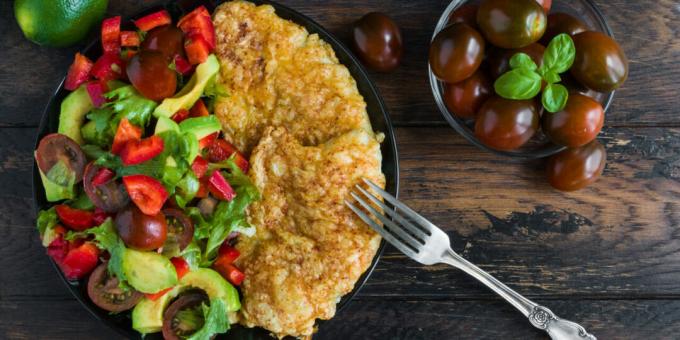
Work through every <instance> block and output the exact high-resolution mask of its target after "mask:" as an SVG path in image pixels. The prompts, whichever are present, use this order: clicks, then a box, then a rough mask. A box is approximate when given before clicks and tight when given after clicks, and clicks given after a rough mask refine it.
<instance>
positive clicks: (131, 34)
mask: <svg viewBox="0 0 680 340" xmlns="http://www.w3.org/2000/svg"><path fill="white" fill-rule="evenodd" d="M139 43H140V41H139V34H137V32H135V31H121V32H120V45H121V46H126V47H135V46H139Z"/></svg>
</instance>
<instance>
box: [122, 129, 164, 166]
mask: <svg viewBox="0 0 680 340" xmlns="http://www.w3.org/2000/svg"><path fill="white" fill-rule="evenodd" d="M161 152H163V138H161V137H159V136H157V135H153V136H151V137H149V138H145V139H142V140H139V141H134V140H133V141H129V142H127V144H125V147H124V148H123V150H121V151H120V159H121V160H122V161H123V165H135V164H139V163H143V162H146V161H148V160H150V159H152V158H154V157H156V156H158V155H160V154H161Z"/></svg>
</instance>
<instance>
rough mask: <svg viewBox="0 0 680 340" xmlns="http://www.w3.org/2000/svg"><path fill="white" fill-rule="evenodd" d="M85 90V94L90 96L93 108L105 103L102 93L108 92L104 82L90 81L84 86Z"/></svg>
mask: <svg viewBox="0 0 680 340" xmlns="http://www.w3.org/2000/svg"><path fill="white" fill-rule="evenodd" d="M85 88H86V89H87V94H89V95H90V100H92V105H94V107H100V106H102V105H104V103H106V98H104V93H106V92H108V89H107V87H106V83H105V82H102V81H91V82H88V83H87V84H86V85H85Z"/></svg>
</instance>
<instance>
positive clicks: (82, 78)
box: [64, 53, 94, 91]
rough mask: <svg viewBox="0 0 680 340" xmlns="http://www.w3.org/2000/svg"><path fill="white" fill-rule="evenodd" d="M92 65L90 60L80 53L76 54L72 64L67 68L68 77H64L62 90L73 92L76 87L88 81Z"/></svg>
mask: <svg viewBox="0 0 680 340" xmlns="http://www.w3.org/2000/svg"><path fill="white" fill-rule="evenodd" d="M93 65H94V63H92V60H90V59H88V58H87V57H86V56H84V55H82V54H80V53H76V56H75V58H74V59H73V64H71V66H70V67H69V68H68V75H66V81H65V82H64V88H66V89H67V90H69V91H73V90H75V89H77V88H78V86H80V85H81V84H83V83H85V82H86V81H87V80H88V79H90V71H91V70H92V66H93Z"/></svg>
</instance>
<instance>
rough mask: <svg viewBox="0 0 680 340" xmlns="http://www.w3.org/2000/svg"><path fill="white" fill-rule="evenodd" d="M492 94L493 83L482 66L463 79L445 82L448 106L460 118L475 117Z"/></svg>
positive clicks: (445, 95) (445, 96)
mask: <svg viewBox="0 0 680 340" xmlns="http://www.w3.org/2000/svg"><path fill="white" fill-rule="evenodd" d="M492 94H493V84H492V83H491V80H489V77H488V76H487V75H486V73H485V72H484V70H482V69H481V68H480V69H478V70H477V72H475V73H474V74H473V75H472V76H470V77H469V78H467V79H465V80H463V81H460V82H457V83H455V84H449V83H445V84H444V102H445V103H446V107H448V108H449V110H450V111H451V112H453V113H454V114H455V115H456V116H458V117H460V118H474V117H475V115H477V111H479V108H480V107H481V106H482V104H484V102H485V101H486V100H487V99H489V97H491V95H492Z"/></svg>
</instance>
